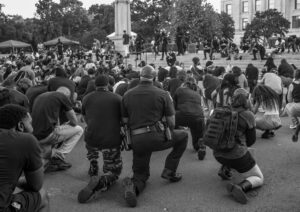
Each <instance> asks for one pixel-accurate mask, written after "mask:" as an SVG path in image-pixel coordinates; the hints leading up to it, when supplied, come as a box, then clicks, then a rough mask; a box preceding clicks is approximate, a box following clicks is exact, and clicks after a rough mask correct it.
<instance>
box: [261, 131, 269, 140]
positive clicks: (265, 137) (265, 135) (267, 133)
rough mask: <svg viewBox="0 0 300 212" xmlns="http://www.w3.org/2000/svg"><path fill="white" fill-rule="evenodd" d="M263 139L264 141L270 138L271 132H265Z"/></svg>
mask: <svg viewBox="0 0 300 212" xmlns="http://www.w3.org/2000/svg"><path fill="white" fill-rule="evenodd" d="M261 138H264V139H268V138H270V132H269V131H265V132H264V133H263V134H262V135H261Z"/></svg>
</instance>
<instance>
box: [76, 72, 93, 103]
mask: <svg viewBox="0 0 300 212" xmlns="http://www.w3.org/2000/svg"><path fill="white" fill-rule="evenodd" d="M90 80H91V77H90V76H88V75H87V76H83V77H82V78H81V80H80V83H79V85H78V86H77V88H76V91H77V94H78V97H80V98H81V97H82V96H83V95H84V93H85V92H86V89H87V87H88V84H89V81H90Z"/></svg>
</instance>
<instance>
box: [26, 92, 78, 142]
mask: <svg viewBox="0 0 300 212" xmlns="http://www.w3.org/2000/svg"><path fill="white" fill-rule="evenodd" d="M70 110H72V104H71V102H70V100H69V99H68V98H67V97H66V96H65V95H64V94H62V93H59V92H56V91H53V92H47V93H43V94H41V95H39V96H38V97H37V98H36V100H35V102H34V104H33V109H32V126H33V130H34V131H33V134H34V135H35V137H36V138H37V139H39V140H41V139H44V138H46V137H47V136H49V135H50V134H51V133H52V131H53V130H54V128H55V126H56V125H57V124H58V120H59V116H60V114H61V113H64V112H67V111H70Z"/></svg>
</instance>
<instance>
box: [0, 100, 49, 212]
mask: <svg viewBox="0 0 300 212" xmlns="http://www.w3.org/2000/svg"><path fill="white" fill-rule="evenodd" d="M31 120H32V119H31V116H30V114H29V113H28V112H27V110H26V109H25V108H23V107H21V106H18V105H12V104H8V105H6V106H3V107H1V108H0V155H1V157H0V170H1V171H0V197H1V198H0V211H5V212H10V211H11V212H13V211H22V212H33V211H49V206H48V204H49V199H48V196H47V193H46V191H45V190H44V189H43V188H42V186H43V163H42V158H41V149H40V147H39V144H38V141H37V140H36V138H35V137H34V136H32V135H31V133H32V126H31ZM22 173H24V176H25V177H21V174H22ZM20 189H21V190H20Z"/></svg>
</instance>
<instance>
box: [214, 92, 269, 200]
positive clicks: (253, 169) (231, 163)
mask: <svg viewBox="0 0 300 212" xmlns="http://www.w3.org/2000/svg"><path fill="white" fill-rule="evenodd" d="M231 106H232V107H233V110H234V111H237V112H238V113H239V119H238V125H237V131H236V136H235V140H236V145H235V146H234V147H233V148H232V149H231V150H229V151H221V150H214V157H215V158H216V160H217V161H218V162H219V163H220V164H222V167H221V170H220V172H219V175H220V176H221V177H222V178H223V179H227V180H229V179H230V178H231V172H230V169H234V170H236V171H237V172H238V173H240V174H241V175H242V177H243V180H242V181H241V182H240V183H238V184H235V183H233V182H231V183H229V184H228V185H227V191H228V192H229V194H231V195H232V196H233V198H234V199H235V200H236V201H237V202H239V203H241V204H246V203H247V202H248V198H247V195H246V192H248V191H250V190H252V189H253V188H256V187H260V186H262V185H263V183H264V177H263V174H262V172H261V170H260V168H259V166H258V165H257V164H256V161H255V159H254V158H253V156H252V155H251V153H250V152H249V151H248V147H249V146H251V145H253V144H254V143H255V140H256V130H255V117H254V114H253V113H252V112H251V111H250V110H249V103H248V93H247V91H246V90H244V89H237V90H236V91H235V92H234V94H233V98H232V105H231ZM225 176H226V177H227V178H225Z"/></svg>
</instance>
